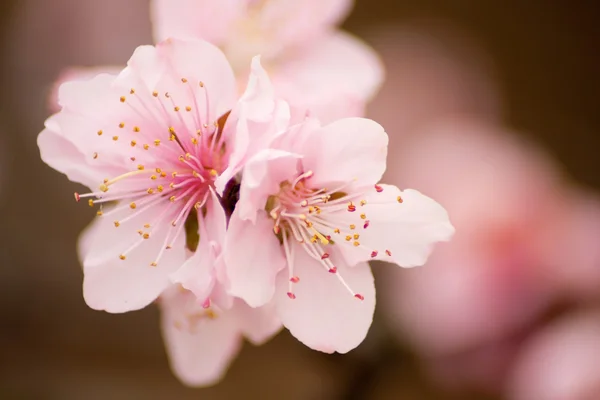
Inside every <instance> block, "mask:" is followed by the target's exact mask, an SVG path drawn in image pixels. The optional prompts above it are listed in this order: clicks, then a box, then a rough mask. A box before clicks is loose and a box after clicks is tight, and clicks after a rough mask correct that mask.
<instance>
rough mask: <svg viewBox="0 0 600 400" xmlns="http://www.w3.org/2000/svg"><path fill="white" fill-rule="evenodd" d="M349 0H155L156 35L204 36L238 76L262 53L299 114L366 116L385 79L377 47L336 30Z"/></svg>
mask: <svg viewBox="0 0 600 400" xmlns="http://www.w3.org/2000/svg"><path fill="white" fill-rule="evenodd" d="M351 6H352V1H351V0H320V1H319V0H305V1H292V0H258V1H257V0H227V1H218V2H215V1H209V0H153V1H152V3H151V7H152V20H153V27H154V35H155V39H156V40H161V39H164V38H167V37H182V38H186V37H192V38H203V39H205V40H208V41H210V42H212V43H214V44H216V45H218V46H219V47H220V48H221V49H222V50H223V51H224V52H225V54H226V55H227V58H228V59H229V60H230V62H231V63H232V65H233V67H234V70H235V71H237V72H238V73H239V78H240V79H242V83H243V79H245V77H246V76H247V73H246V71H247V67H248V65H249V60H250V59H251V58H252V57H253V56H255V55H258V54H260V55H261V56H262V57H263V61H264V64H265V68H266V69H267V71H269V74H270V75H271V76H272V79H273V83H274V85H275V88H276V90H277V95H278V96H279V97H281V98H283V99H284V100H286V101H288V102H289V103H290V104H291V106H292V110H293V114H294V115H296V116H298V117H303V116H304V115H305V114H306V112H307V111H308V112H310V113H311V114H312V115H315V116H318V117H320V118H321V119H322V120H324V121H331V120H334V119H337V118H341V117H346V116H360V115H361V114H362V113H363V112H364V107H365V104H366V102H367V101H368V100H370V99H371V98H372V97H373V96H374V94H375V92H376V91H377V89H378V87H379V85H380V84H381V81H382V79H383V68H382V66H381V63H380V62H379V60H378V58H377V56H376V54H375V53H374V52H373V51H372V50H371V49H370V48H369V47H368V46H367V45H365V44H364V43H362V42H361V41H360V40H358V39H357V38H355V37H353V36H352V35H349V34H348V33H345V32H342V31H339V30H336V29H335V25H336V24H338V23H339V22H340V21H341V20H342V19H343V18H344V17H345V16H346V15H347V14H348V13H349V11H350V9H351Z"/></svg>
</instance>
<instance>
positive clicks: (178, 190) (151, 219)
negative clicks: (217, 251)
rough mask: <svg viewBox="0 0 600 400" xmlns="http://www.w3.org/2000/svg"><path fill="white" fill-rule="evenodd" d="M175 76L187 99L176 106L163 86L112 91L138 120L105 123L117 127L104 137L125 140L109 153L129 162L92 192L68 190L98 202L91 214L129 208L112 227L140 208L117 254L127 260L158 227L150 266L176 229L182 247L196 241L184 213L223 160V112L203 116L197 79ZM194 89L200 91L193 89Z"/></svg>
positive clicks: (194, 208)
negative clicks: (161, 233)
mask: <svg viewBox="0 0 600 400" xmlns="http://www.w3.org/2000/svg"><path fill="white" fill-rule="evenodd" d="M181 82H182V83H183V85H184V90H183V91H182V90H179V92H178V93H179V94H185V93H186V91H185V86H188V89H189V90H188V91H187V92H188V94H187V95H186V96H183V95H182V96H181V97H182V99H185V101H186V102H189V105H185V106H183V105H182V106H179V105H178V104H177V103H176V100H175V98H174V97H175V96H174V95H173V94H169V92H166V93H164V95H159V93H158V92H156V91H154V92H152V93H147V94H146V96H144V95H143V94H141V93H137V92H136V90H135V89H131V90H130V91H129V94H130V96H128V97H126V96H121V97H120V98H119V101H120V103H123V105H124V107H126V110H125V111H126V113H125V115H126V116H129V117H131V115H130V114H132V112H133V114H134V115H135V116H136V117H137V119H139V121H136V122H137V123H138V124H137V125H134V124H132V125H133V127H132V128H131V129H126V128H127V126H128V125H129V124H126V123H125V122H120V123H119V124H118V125H117V127H118V128H116V127H113V130H117V131H119V133H121V132H122V133H121V134H120V135H113V136H112V140H113V141H114V142H116V143H115V144H116V145H119V144H121V143H122V144H123V145H124V146H126V147H124V148H123V147H121V148H119V149H116V150H115V153H116V154H118V155H121V154H125V155H126V156H127V157H126V160H127V161H128V162H132V163H133V165H134V166H133V167H131V170H129V171H127V172H125V173H122V174H120V175H117V176H115V177H113V178H107V179H104V181H103V182H102V183H101V184H100V185H99V187H98V191H96V192H91V193H86V194H78V193H75V200H76V201H80V200H81V199H84V198H87V199H88V204H89V205H90V206H91V207H93V206H95V205H99V206H100V208H99V210H98V211H97V215H98V216H101V217H102V218H108V217H109V216H111V215H115V214H118V215H123V212H124V211H127V209H129V211H128V213H127V214H126V216H125V217H121V218H120V219H116V218H115V220H114V226H115V227H117V228H118V227H120V226H124V225H125V224H126V223H127V222H129V221H130V220H132V219H133V218H136V217H139V216H140V215H142V214H144V215H145V216H147V218H148V219H147V221H145V222H144V223H143V224H142V226H135V228H134V229H136V232H137V234H138V235H139V238H138V240H136V241H135V242H134V243H132V244H131V246H129V247H128V248H126V249H124V250H123V251H122V252H121V253H120V254H119V258H120V259H121V260H125V259H127V255H128V254H129V253H130V252H131V251H133V250H134V249H135V248H137V247H138V246H139V245H140V244H141V243H143V242H144V240H147V239H149V238H150V237H151V236H152V235H153V233H155V232H157V231H158V230H159V229H161V230H162V229H167V230H168V232H167V235H166V238H165V240H164V243H163V245H162V246H161V248H160V249H159V250H158V255H157V256H156V258H155V259H154V260H153V261H152V262H151V263H150V265H151V266H153V267H156V266H157V265H158V263H159V260H160V259H161V257H162V255H163V253H164V251H165V250H169V249H171V248H172V246H173V243H174V242H175V241H176V240H177V239H178V238H179V236H180V235H181V233H182V232H186V235H187V240H186V244H187V247H188V248H189V249H190V250H192V251H194V250H195V248H196V247H197V244H198V240H199V237H198V229H197V227H198V224H197V221H196V224H194V223H193V222H194V221H189V218H196V219H197V218H198V211H200V212H202V213H204V212H205V211H206V209H205V205H206V203H207V201H208V200H209V198H210V191H211V190H212V187H213V186H214V181H215V179H216V178H217V176H218V175H219V173H220V172H222V171H223V170H224V169H225V167H226V164H227V161H228V154H227V149H226V146H225V141H224V135H223V127H224V125H225V123H226V120H227V117H228V115H229V113H226V114H225V115H223V116H220V118H218V119H217V120H215V121H214V122H213V123H210V124H208V123H207V121H210V120H211V115H210V113H209V105H208V95H207V93H206V89H205V87H204V84H203V83H202V82H199V84H198V85H192V84H191V83H190V82H188V80H187V79H185V78H182V79H181ZM196 90H200V91H202V92H204V95H203V96H196V93H195V92H196ZM190 94H191V95H190ZM199 97H201V98H202V99H201V100H199V99H198V98H199ZM183 110H185V111H183ZM127 113H128V114H129V115H128V114H127ZM183 114H185V115H183ZM139 117H141V118H139ZM124 119H125V118H124ZM129 119H131V118H129ZM132 122H133V121H132ZM142 127H144V129H142ZM146 128H147V129H146ZM108 131H109V130H107V132H108ZM103 133H104V132H103V130H99V131H98V132H97V134H98V136H102V135H103ZM107 136H109V138H110V136H111V135H107ZM153 138H154V139H153ZM123 139H124V140H123ZM140 143H144V144H141V145H140ZM98 158H99V156H98V153H94V156H93V159H94V160H96V159H98ZM113 202H116V203H117V204H116V205H115V207H113V208H112V209H110V210H109V211H106V212H105V211H104V210H103V205H104V204H105V203H113ZM144 218H146V217H144ZM165 226H166V228H165ZM194 226H195V227H196V229H194Z"/></svg>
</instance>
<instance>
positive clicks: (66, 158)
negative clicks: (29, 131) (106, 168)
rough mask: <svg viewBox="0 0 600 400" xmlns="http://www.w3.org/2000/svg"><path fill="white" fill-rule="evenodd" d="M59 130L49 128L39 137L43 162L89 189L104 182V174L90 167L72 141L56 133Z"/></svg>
mask: <svg viewBox="0 0 600 400" xmlns="http://www.w3.org/2000/svg"><path fill="white" fill-rule="evenodd" d="M49 122H50V121H47V122H46V123H47V124H48V123H49ZM57 130H59V129H58V128H55V130H52V129H48V128H47V129H44V130H43V131H42V133H40V135H39V136H38V139H37V144H38V147H39V148H40V156H41V158H42V161H44V162H45V163H46V164H48V165H49V166H50V167H52V168H54V169H55V170H57V171H60V172H62V173H64V174H65V175H67V178H69V180H71V181H73V182H78V183H81V184H83V185H85V186H88V187H93V186H95V185H97V184H98V182H102V179H104V173H103V172H102V171H99V170H98V169H97V168H94V167H93V166H92V165H90V164H89V163H88V162H87V160H86V157H85V156H84V154H83V153H81V151H80V150H79V149H77V148H76V147H75V146H74V145H73V143H72V142H71V141H69V140H67V139H65V138H64V137H62V136H61V135H60V134H58V133H56V131H57Z"/></svg>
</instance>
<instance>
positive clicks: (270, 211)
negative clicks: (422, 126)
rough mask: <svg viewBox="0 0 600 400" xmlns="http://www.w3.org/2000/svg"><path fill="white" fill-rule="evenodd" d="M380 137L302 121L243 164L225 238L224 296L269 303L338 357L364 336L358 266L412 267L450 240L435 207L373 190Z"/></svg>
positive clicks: (383, 151)
mask: <svg viewBox="0 0 600 400" xmlns="http://www.w3.org/2000/svg"><path fill="white" fill-rule="evenodd" d="M387 141H388V139H387V134H386V133H385V132H384V130H383V128H382V127H381V126H380V125H379V124H377V123H375V122H373V121H371V120H367V119H360V118H349V119H342V120H339V121H336V122H334V123H331V124H329V125H325V126H323V127H321V126H320V124H319V123H318V122H317V121H315V120H312V119H309V120H307V121H305V122H304V123H302V124H300V125H295V126H293V127H291V128H290V129H289V130H288V131H287V132H285V133H283V134H282V135H280V136H278V137H277V138H276V139H275V140H274V142H273V143H272V145H271V146H272V148H271V149H268V150H264V151H262V152H259V153H258V154H257V155H256V156H255V157H253V158H251V159H249V161H248V163H247V164H246V166H245V168H244V175H243V178H242V181H241V187H240V200H239V202H238V204H237V206H236V209H235V211H234V213H233V215H232V217H231V220H230V224H229V232H228V235H227V238H226V241H225V255H224V260H225V265H226V270H227V275H228V278H229V279H230V287H229V292H230V293H231V294H233V295H235V296H238V297H240V298H242V299H244V300H245V301H246V302H247V303H248V304H250V305H251V306H262V305H264V304H267V303H268V302H270V301H271V299H274V301H275V304H276V306H277V311H278V314H279V316H280V318H281V320H282V322H283V324H284V326H286V327H287V328H288V329H289V330H290V332H291V333H292V334H293V335H294V336H295V337H297V338H298V339H299V340H300V341H302V342H303V343H305V344H306V345H307V346H309V347H312V348H314V349H317V350H320V351H324V352H329V353H331V352H334V351H337V352H340V353H345V352H347V351H349V350H351V349H353V348H354V347H356V346H357V345H358V344H360V342H361V341H362V340H363V339H364V337H365V335H366V333H367V331H368V329H369V326H370V325H371V321H372V315H373V310H374V307H375V288H374V286H373V278H372V276H371V270H370V268H369V266H368V264H367V263H366V261H368V260H385V261H389V262H394V263H397V264H399V265H401V266H403V267H412V266H417V265H422V264H423V263H424V262H425V261H426V259H427V257H428V255H429V253H430V252H431V249H432V246H433V244H434V243H435V242H438V241H444V240H448V239H449V238H450V237H451V236H452V234H453V231H454V228H453V227H452V225H451V224H450V222H449V220H448V215H447V213H446V211H445V210H444V209H443V208H442V207H441V206H440V205H439V204H437V203H436V202H435V201H433V200H432V199H430V198H428V197H426V196H423V195H422V194H420V193H419V192H417V191H414V190H410V189H408V190H405V191H400V190H399V189H398V188H396V187H395V186H390V185H380V184H378V182H379V180H380V178H381V176H382V174H383V172H384V171H385V166H386V164H385V162H386V155H387ZM340 145H341V147H340ZM336 148H339V150H335V151H332V149H336Z"/></svg>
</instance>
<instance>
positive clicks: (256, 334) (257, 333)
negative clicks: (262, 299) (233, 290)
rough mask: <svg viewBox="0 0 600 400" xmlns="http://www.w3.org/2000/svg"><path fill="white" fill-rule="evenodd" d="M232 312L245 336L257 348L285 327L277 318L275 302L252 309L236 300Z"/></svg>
mask: <svg viewBox="0 0 600 400" xmlns="http://www.w3.org/2000/svg"><path fill="white" fill-rule="evenodd" d="M232 312H234V313H235V318H236V319H237V323H238V325H239V327H240V329H241V331H242V332H243V333H244V336H245V337H246V338H247V339H248V340H249V341H250V342H252V344H254V345H256V346H259V345H261V344H263V343H265V342H267V341H268V340H270V339H271V338H272V337H273V336H275V335H276V334H277V333H279V331H280V330H281V328H282V327H283V325H281V320H280V319H279V317H278V316H277V310H276V309H275V303H274V302H271V303H268V304H266V305H264V306H262V307H258V308H252V307H249V306H248V305H247V304H246V303H244V302H243V301H241V300H239V299H236V300H235V305H234V308H233V310H232Z"/></svg>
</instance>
